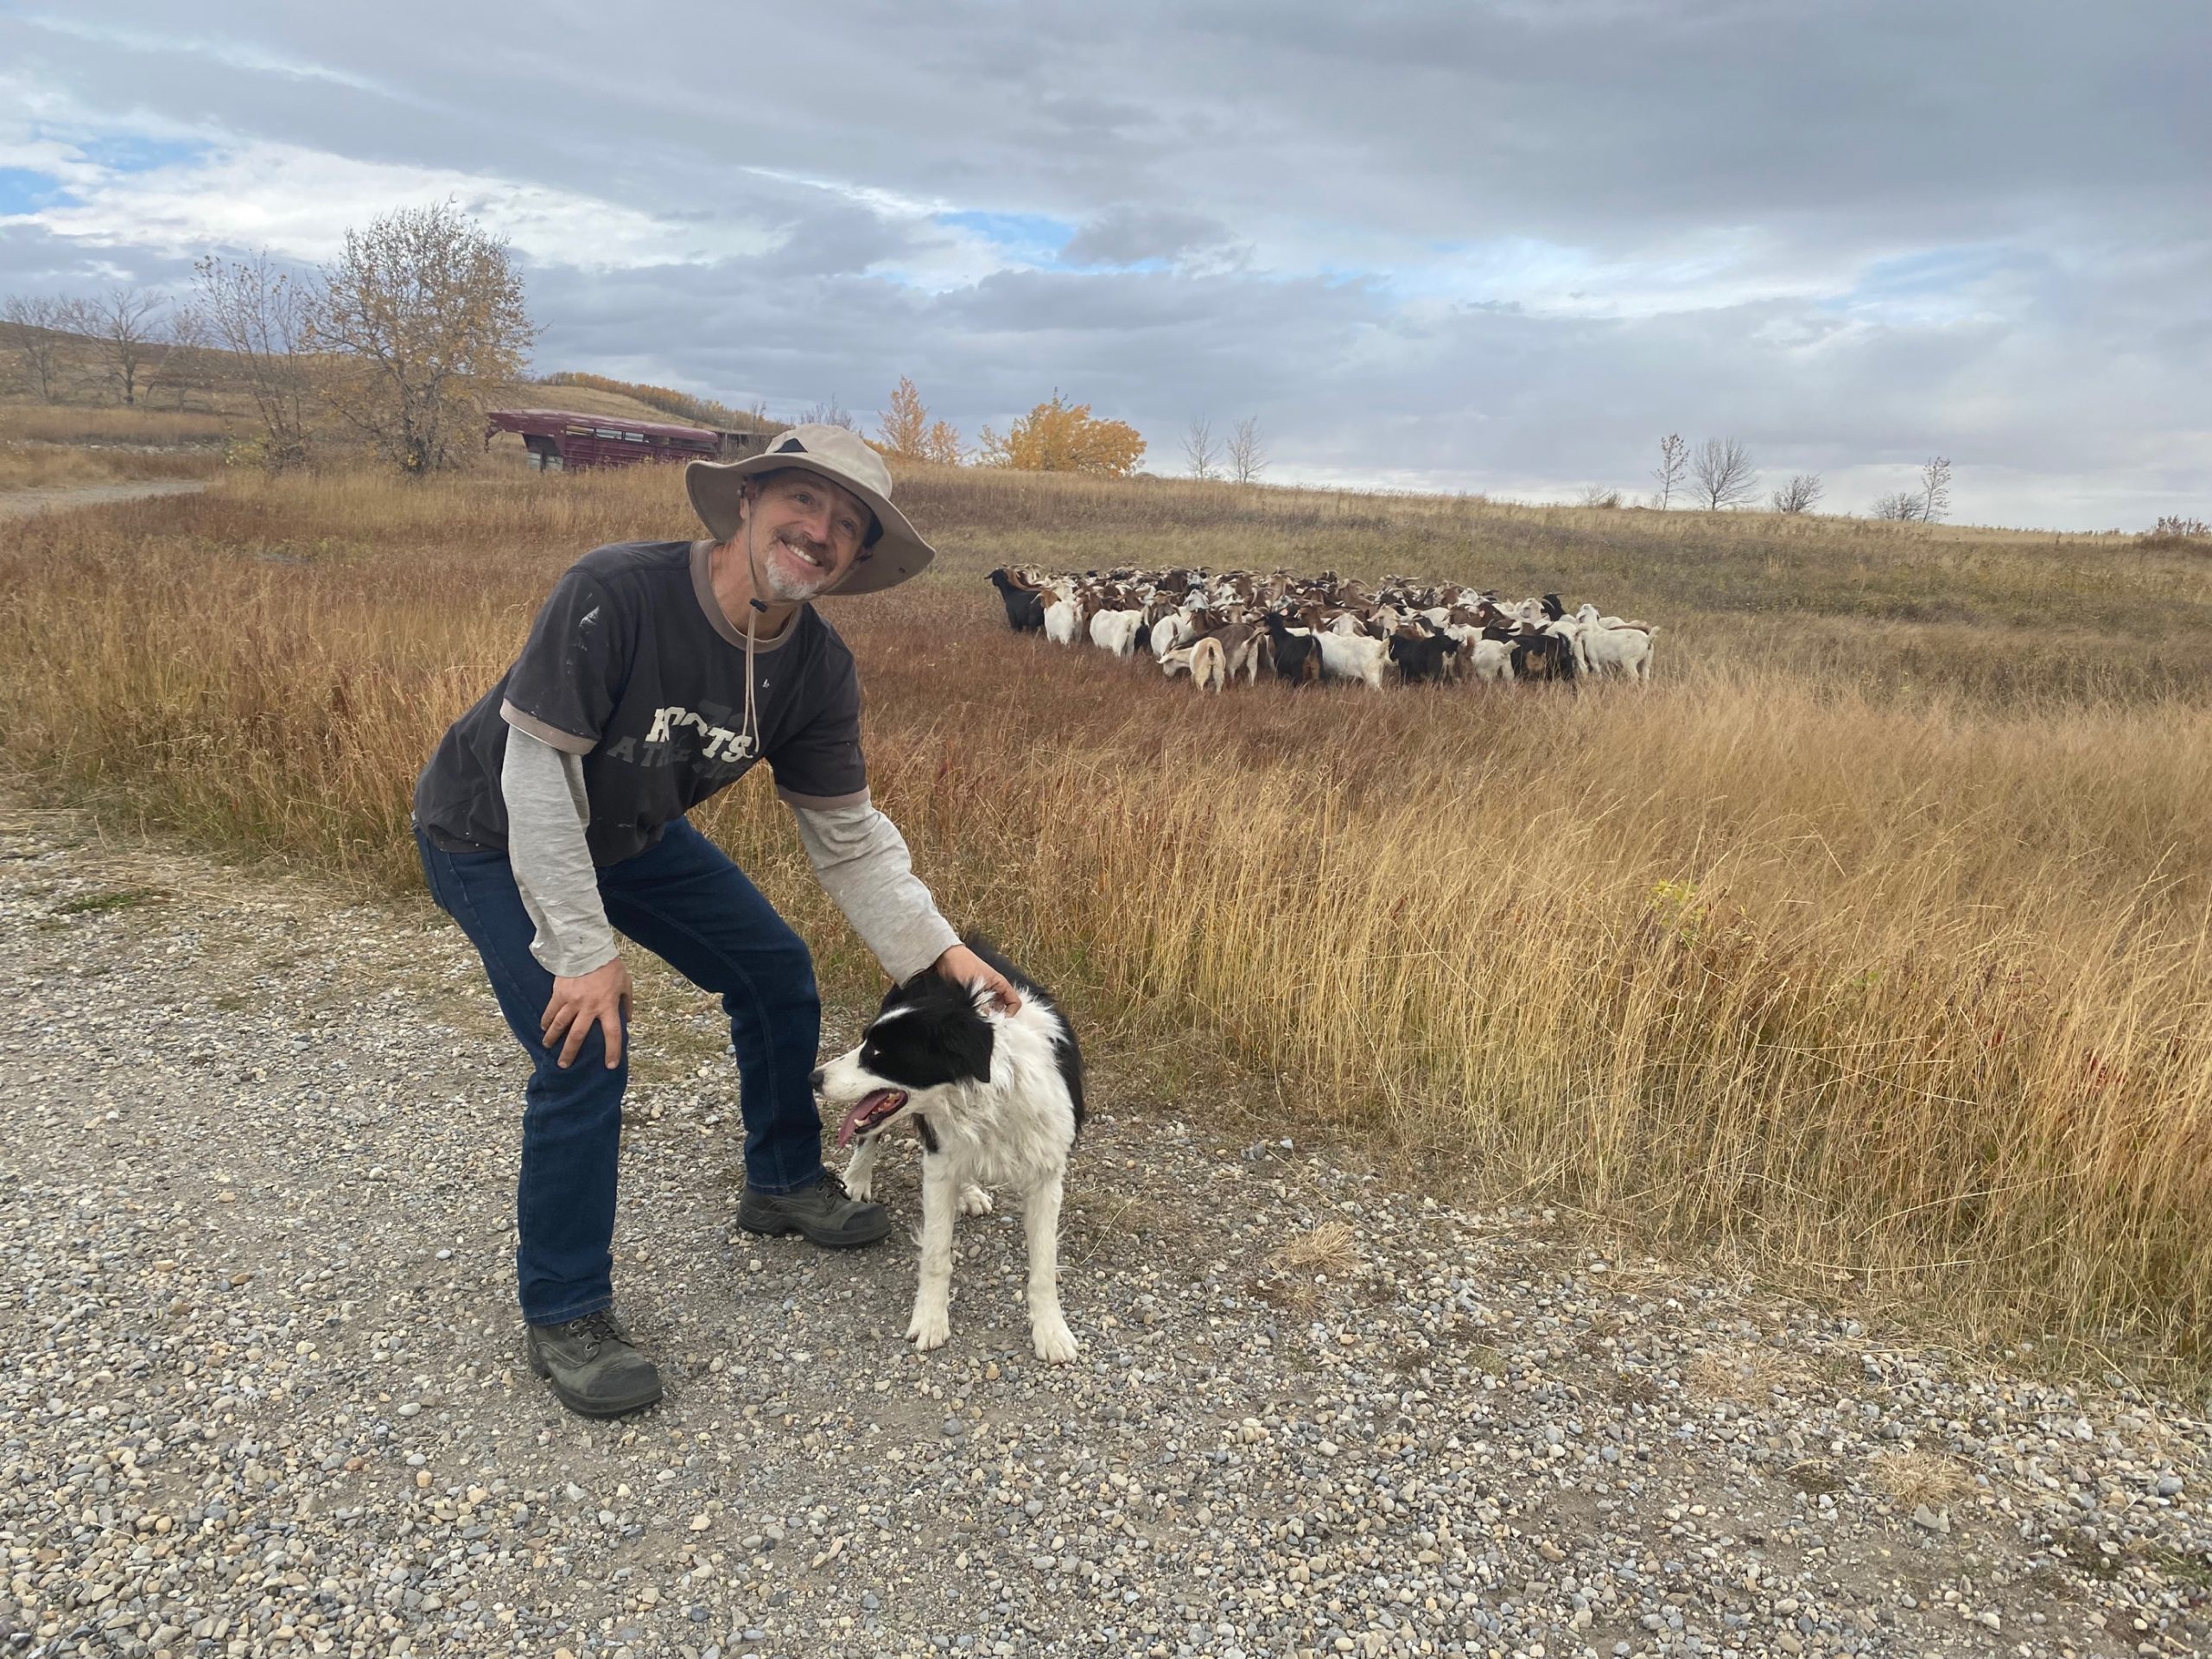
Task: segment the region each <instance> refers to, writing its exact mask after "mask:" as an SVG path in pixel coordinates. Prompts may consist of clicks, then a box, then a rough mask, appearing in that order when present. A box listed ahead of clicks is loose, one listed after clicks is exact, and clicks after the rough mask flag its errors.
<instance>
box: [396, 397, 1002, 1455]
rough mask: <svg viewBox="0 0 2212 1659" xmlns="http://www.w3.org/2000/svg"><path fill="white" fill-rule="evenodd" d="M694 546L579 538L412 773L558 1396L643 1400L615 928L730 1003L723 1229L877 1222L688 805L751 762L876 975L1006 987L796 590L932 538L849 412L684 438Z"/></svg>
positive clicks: (788, 1009)
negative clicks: (916, 831) (875, 775)
mask: <svg viewBox="0 0 2212 1659" xmlns="http://www.w3.org/2000/svg"><path fill="white" fill-rule="evenodd" d="M684 482H685V485H686V486H687V488H688V490H689V493H690V498H691V505H692V506H693V507H694V508H695V509H696V511H697V512H698V514H699V517H700V518H701V519H702V521H704V523H705V524H706V527H707V530H708V532H709V537H708V539H706V540H703V541H697V542H691V543H683V542H632V543H620V544H618V545H615V546H611V547H602V548H600V549H598V550H595V551H594V552H591V553H588V554H587V555H586V556H584V557H583V558H582V559H581V560H579V561H578V562H577V563H575V565H574V566H572V567H571V568H570V569H569V571H568V573H567V574H566V575H563V577H562V578H561V580H560V582H558V583H557V584H556V586H555V588H554V589H553V593H552V595H551V596H550V598H549V599H547V601H545V605H544V607H543V609H542V610H540V611H539V613H538V614H537V621H536V623H535V624H534V625H533V626H532V627H531V633H530V638H529V639H528V641H527V642H526V643H525V644H524V646H523V650H522V654H521V656H520V657H518V658H517V659H516V660H515V663H514V665H513V666H512V668H510V669H509V670H508V671H507V672H506V674H505V677H503V678H502V679H501V680H500V681H499V683H498V684H497V685H495V686H493V688H492V689H491V690H489V691H488V692H486V694H485V695H484V696H483V697H482V698H481V699H480V701H479V702H477V703H476V704H475V706H474V708H472V709H469V710H468V712H467V713H466V714H464V715H461V718H460V719H459V720H457V721H454V724H453V726H452V728H450V729H449V730H448V732H447V733H446V734H445V737H444V739H443V740H442V741H441V742H440V743H439V745H438V747H437V749H436V752H435V753H434V754H433V755H432V756H431V758H430V761H429V765H428V766H426V767H425V768H424V769H423V775H422V777H421V779H419V780H418V781H417V782H416V788H415V836H416V845H417V846H418V848H419V849H420V850H421V852H422V856H423V874H424V875H425V877H426V878H427V879H428V880H429V888H430V893H431V896H432V897H433V898H435V899H436V900H437V902H438V904H439V906H441V907H442V908H443V909H444V910H445V911H446V912H448V914H450V915H451V916H452V917H453V918H454V920H455V921H456V922H458V923H459V924H460V925H461V929H462V931H465V932H466V933H467V935H468V937H469V938H470V939H471V940H472V941H473V942H474V944H475V946H476V949H477V950H478V952H479V953H480V955H481V956H482V957H483V959H484V967H485V971H486V974H487V975H488V976H489V977H490V979H491V982H492V989H493V994H494V995H496V996H497V998H498V999H499V1010H500V1012H501V1013H502V1014H504V1015H505V1017H506V1021H507V1024H508V1026H509V1027H510V1028H511V1029H512V1031H513V1032H514V1034H515V1036H516V1038H517V1039H518V1040H519V1041H520V1042H521V1044H522V1045H523V1047H524V1051H525V1052H527V1053H528V1054H529V1055H530V1058H531V1065H532V1071H531V1078H530V1082H529V1084H528V1086H527V1087H526V1089H525V1090H524V1108H523V1128H522V1177H521V1181H520V1184H519V1187H518V1194H517V1205H516V1211H517V1213H516V1221H517V1225H518V1230H519V1235H520V1241H519V1243H518V1248H517V1249H516V1252H515V1266H516V1273H517V1277H518V1281H519V1289H520V1300H521V1304H522V1314H523V1319H524V1324H525V1325H526V1326H527V1330H528V1334H527V1342H528V1346H529V1351H530V1358H531V1369H532V1370H535V1371H537V1374H538V1375H539V1376H548V1377H550V1379H551V1381H552V1384H553V1389H554V1392H555V1393H556V1395H558V1396H559V1397H560V1399H561V1401H562V1402H563V1404H565V1405H567V1406H568V1407H569V1408H570V1409H571V1410H574V1411H576V1412H579V1413H582V1414H585V1415H588V1416H617V1415H620V1414H623V1413H625V1412H629V1411H634V1410H637V1409H639V1408H641V1407H644V1406H648V1405H651V1404H652V1402H654V1401H656V1400H658V1399H659V1398H660V1395H661V1383H660V1374H659V1371H658V1369H657V1368H656V1367H655V1366H654V1364H653V1363H652V1360H651V1359H650V1358H648V1357H646V1356H645V1355H644V1354H643V1353H641V1352H640V1351H639V1350H638V1349H637V1347H636V1346H635V1345H634V1344H632V1342H631V1341H630V1339H629V1337H628V1335H627V1333H626V1332H625V1331H624V1329H623V1327H622V1325H620V1322H619V1321H618V1320H617V1319H616V1318H615V1316H614V1314H613V1301H614V1293H613V1282H612V1262H613V1258H612V1255H611V1253H610V1246H611V1243H612V1242H613V1234H614V1191H615V1161H616V1152H617V1149H618V1147H619V1145H620V1135H621V1123H622V1095H623V1089H624V1084H625V1083H626V1080H627V1077H628V1071H627V1068H626V1063H625V1054H626V1033H627V1026H628V1020H629V1014H630V975H629V971H628V969H626V968H625V967H624V966H623V963H622V959H621V957H620V954H619V953H618V951H617V950H616V946H615V943H614V934H615V932H616V931H620V932H621V933H622V934H624V935H626V937H627V938H630V939H631V940H632V941H633V942H634V943H636V944H640V945H642V946H644V947H645V949H646V950H651V951H652V952H654V953H655V954H656V955H658V956H659V957H663V958H664V960H666V961H667V962H668V963H670V964H671V966H672V967H674V968H675V969H677V972H679V973H681V974H683V976H685V977H686V978H688V979H690V981H692V982H693V983H695V984H696V985H698V986H700V987H701V988H703V989H706V990H709V991H715V992H718V993H720V994H721V998H722V1005H723V1007H725V1008H726V1009H728V1013H729V1018H730V1039H731V1045H732V1047H733V1049H734V1052H735V1053H736V1056H737V1064H738V1070H739V1073H740V1101H741V1109H742V1114H743V1116H744V1120H745V1172H746V1185H745V1194H744V1197H743V1198H742V1199H741V1201H740V1203H739V1205H738V1224H739V1225H741V1226H742V1227H745V1228H747V1229H748V1230H751V1231H753V1232H760V1233H788V1232H798V1233H799V1234H801V1235H802V1236H804V1237H805V1238H807V1239H808V1240H810V1242H812V1243H816V1244H819V1245H823V1246H826V1247H829V1248H831V1249H844V1248H849V1247H854V1246H860V1245H867V1244H873V1243H875V1242H876V1241H878V1240H879V1239H880V1238H882V1237H883V1236H885V1234H886V1233H887V1232H888V1231H889V1230H890V1221H889V1218H888V1217H887V1216H886V1215H885V1214H884V1212H883V1209H882V1206H880V1205H874V1204H861V1203H856V1202H855V1201H854V1200H853V1199H852V1198H849V1197H848V1196H847V1194H846V1192H845V1191H844V1188H843V1186H842V1184H841V1183H840V1182H839V1181H838V1179H836V1177H835V1176H834V1175H831V1174H830V1173H828V1172H827V1171H826V1170H824V1168H823V1164H822V1139H821V1135H822V1126H821V1122H820V1119H819V1117H818V1116H817V1113H816V1110H815V1105H814V1095H813V1090H812V1088H811V1087H810V1084H809V1081H808V1077H809V1073H810V1072H811V1071H812V1070H813V1068H814V1065H815V1062H816V1058H817V1052H816V1051H817V1048H818V1046H819V1045H820V1037H821V1014H822V1009H821V1002H820V999H819V996H818V995H817V991H816V988H815V980H814V965H813V961H812V958H811V957H809V955H808V954H807V950H806V946H805V945H804V944H802V943H801V942H800V940H799V938H798V935H797V934H795V933H793V932H792V931H791V929H790V928H789V927H788V926H786V925H785V923H784V921H783V919H782V918H780V917H779V916H778V915H777V914H776V912H775V911H774V910H773V909H772V908H771V907H770V906H769V904H768V902H767V901H766V899H763V898H762V897H761V895H760V893H759V891H758V890H757V889H755V888H754V887H753V884H752V883H751V882H750V881H749V880H747V879H746V877H745V875H744V874H743V873H742V872H741V871H740V870H739V869H738V868H737V867H736V866H735V865H734V864H733V863H731V862H730V861H729V860H728V858H727V857H725V856H724V855H722V853H721V851H720V850H719V849H716V848H715V846H714V845H713V844H712V843H711V842H709V841H708V840H707V838H706V837H705V836H702V835H701V834H700V833H699V831H698V830H697V829H694V828H693V827H692V825H691V824H690V822H689V821H688V820H687V819H686V818H685V817H684V814H685V813H686V812H687V811H689V810H690V809H691V808H692V807H694V806H696V805H697V804H699V803H700V802H702V801H703V800H705V799H706V798H708V797H709V796H710V795H713V794H714V793H715V792H716V791H719V790H721V789H724V788H727V787H728V785H731V784H733V783H734V782H736V781H737V779H740V778H741V777H742V776H744V775H745V773H746V772H748V771H750V770H751V769H752V767H753V765H754V763H755V762H756V761H759V760H764V759H765V760H766V761H767V762H768V766H769V768H770V770H771V771H772V772H773V773H774V774H775V779H776V788H777V792H778V793H779V795H781V796H782V797H783V798H784V799H785V802H787V803H788V804H790V806H791V809H792V811H793V813H794V814H795V815H796V817H797V818H798V832H799V839H800V842H802V844H803V845H804V847H805V849H806V852H807V855H808V858H809V859H810V861H811V862H812V864H813V866H814V868H815V872H816V874H817V876H818V878H819V879H820V880H821V882H822V884H823V887H824V889H825V890H826V891H827V892H828V893H829V895H830V897H831V898H832V899H835V900H836V903H837V905H838V907H839V908H840V909H842V911H843V912H844V913H845V915H846V917H847V918H848V919H849V920H850V921H851V923H852V925H853V928H854V931H855V932H857V933H858V934H859V935H860V936H861V938H862V940H864V941H865V942H866V943H867V944H868V948H869V949H870V950H873V951H874V953H875V956H876V957H877V959H878V960H879V961H880V962H881V963H882V964H883V967H884V969H885V971H886V972H887V973H888V974H890V975H891V976H892V977H893V979H895V980H899V981H902V982H903V981H905V980H906V979H909V978H911V977H912V976H914V975H916V974H918V973H921V972H925V971H928V970H931V969H934V970H935V971H936V972H938V973H940V974H943V975H945V976H947V977H949V978H951V979H954V980H957V981H958V982H962V983H964V984H969V985H975V984H977V983H981V984H982V985H985V986H987V987H988V988H989V990H990V992H991V994H992V995H994V996H995V998H996V999H997V1000H998V1001H999V1003H1000V1005H1001V1007H1006V1008H1007V1009H1009V1010H1011V1009H1013V1008H1015V1007H1019V1006H1020V1000H1019V997H1018V996H1017V995H1016V993H1015V992H1014V988H1013V987H1012V986H1011V985H1009V984H1007V982H1006V981H1005V980H1004V979H1002V978H1001V976H999V975H998V973H997V972H996V971H995V970H994V969H991V968H990V967H989V966H988V964H987V963H984V962H982V960H981V959H980V958H979V957H976V955H975V954H974V953H973V952H972V951H970V950H968V949H967V948H966V947H965V946H963V945H962V944H960V943H959V941H958V939H957V937H956V936H955V935H954V933H953V931H952V929H951V928H950V926H949V925H947V924H946V922H945V920H944V918H943V917H942V916H940V915H939V914H938V911H937V907H936V906H935V905H934V904H933V903H932V902H931V899H930V895H929V893H928V891H927V890H926V889H925V887H923V886H922V884H921V883H920V882H919V881H918V880H916V878H915V876H914V874H913V873H912V868H910V866H909V863H908V859H907V853H906V842H905V841H904V840H903V839H902V838H901V837H900V836H899V831H898V830H897V829H895V828H894V827H893V825H892V823H891V822H890V820H888V819H887V818H886V817H884V816H883V815H882V814H881V813H880V812H879V811H877V810H876V809H875V808H874V806H873V805H872V804H870V803H869V800H868V773H867V771H866V768H865V766H863V764H862V761H861V738H860V709H861V696H860V681H859V677H858V675H857V674H856V672H855V669H854V666H853V658H852V653H851V652H849V651H848V650H847V649H846V648H845V645H844V642H843V641H842V640H841V639H839V638H838V637H837V635H836V632H835V631H834V630H832V629H831V628H830V626H829V624H828V623H827V622H825V621H823V620H822V619H821V618H820V617H819V616H818V615H817V614H816V613H815V611H814V609H813V607H812V606H811V604H810V602H809V601H812V600H814V599H816V598H817V597H820V596H821V595H823V594H829V593H831V592H833V591H834V592H836V593H838V594H867V593H880V592H881V591H883V590H884V589H885V588H893V587H896V586H897V585H898V584H899V583H900V582H905V581H906V580H907V579H909V578H910V577H912V576H913V575H916V574H917V573H918V572H919V571H920V570H921V569H923V568H924V567H925V566H926V565H927V564H928V563H930V561H931V559H932V558H933V557H934V556H935V554H934V552H933V550H931V547H930V545H929V544H928V543H926V542H925V541H924V540H923V539H922V538H921V537H920V536H918V534H916V533H915V531H914V528H913V526H912V524H909V523H907V521H906V517H905V515H904V514H902V513H901V512H899V510H898V509H897V508H895V507H893V505H891V475H890V474H889V472H888V471H887V470H886V468H885V467H884V464H883V461H882V460H881V459H880V457H879V456H878V455H877V454H876V453H875V452H874V450H873V449H871V448H868V445H867V444H865V443H864V442H861V440H860V439H859V438H858V437H856V436H855V435H854V434H852V433H851V432H849V431H846V430H845V429H842V428H840V427H834V426H820V425H808V426H798V427H794V428H792V429H791V430H790V431H788V432H785V433H781V434H779V435H778V436H777V437H775V438H774V439H773V440H772V441H771V442H770V443H769V445H768V448H767V450H766V453H764V454H759V455H753V456H748V457H747V459H745V460H743V461H731V462H726V463H718V462H711V461H693V462H691V463H690V466H689V467H686V469H685V476H684Z"/></svg>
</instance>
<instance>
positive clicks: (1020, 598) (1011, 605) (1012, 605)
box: [991, 565, 1045, 633]
mask: <svg viewBox="0 0 2212 1659" xmlns="http://www.w3.org/2000/svg"><path fill="white" fill-rule="evenodd" d="M991 586H992V587H994V588H997V589H998V590H999V597H1000V598H1001V599H1002V600H1004V601H1006V620H1007V623H1008V624H1009V625H1010V626H1012V627H1013V629H1014V632H1016V633H1029V632H1035V631H1037V630H1039V629H1041V628H1043V627H1044V626H1045V599H1044V595H1043V594H1039V592H1038V591H1037V589H1035V588H1025V587H1023V586H1022V585H1021V584H1020V582H1016V581H1015V580H1014V578H1013V576H1011V575H1008V574H1007V570H1006V568H1005V567H1004V566H1003V565H1001V567H1000V568H999V569H996V570H994V571H992V572H991Z"/></svg>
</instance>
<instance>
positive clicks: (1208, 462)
mask: <svg viewBox="0 0 2212 1659" xmlns="http://www.w3.org/2000/svg"><path fill="white" fill-rule="evenodd" d="M1183 459H1184V460H1185V461H1189V462H1190V463H1191V476H1192V478H1215V477H1218V476H1219V472H1218V469H1217V467H1215V464H1214V463H1215V462H1216V461H1219V460H1220V459H1221V446H1220V444H1219V443H1218V442H1216V441H1215V438H1214V435H1213V423H1212V422H1211V421H1209V420H1208V419H1207V418H1206V417H1205V416H1203V415H1193V416H1191V424H1190V427H1189V429H1187V430H1186V431H1185V433H1184V434H1183Z"/></svg>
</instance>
